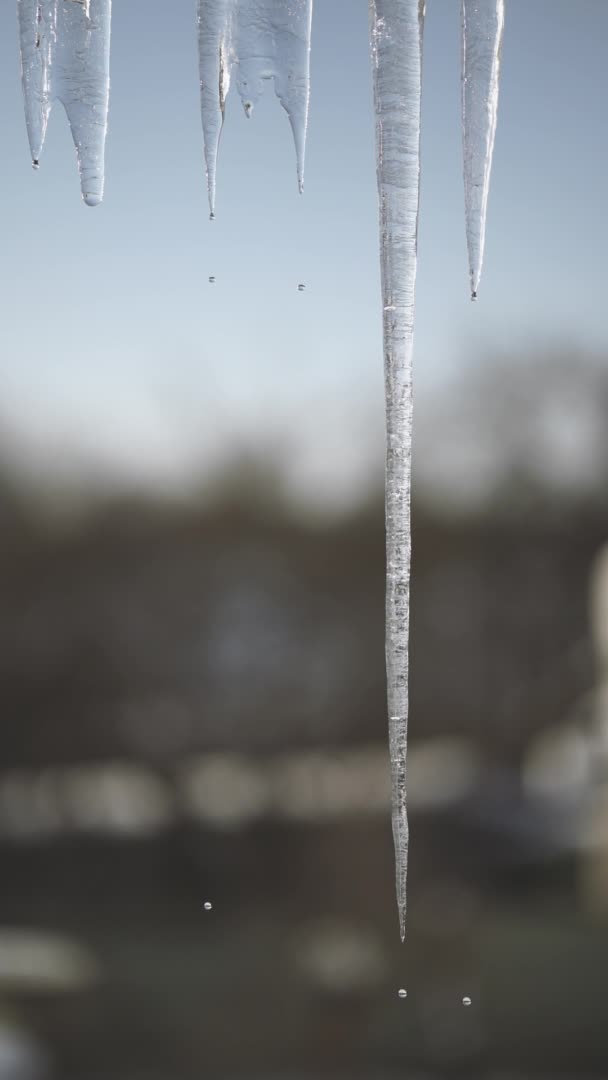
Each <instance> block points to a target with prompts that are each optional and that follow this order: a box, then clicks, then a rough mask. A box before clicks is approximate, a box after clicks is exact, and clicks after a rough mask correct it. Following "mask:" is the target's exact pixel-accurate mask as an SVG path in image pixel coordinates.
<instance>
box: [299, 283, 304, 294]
mask: <svg viewBox="0 0 608 1080" xmlns="http://www.w3.org/2000/svg"><path fill="white" fill-rule="evenodd" d="M305 288H306V285H303V284H302V282H300V284H299V285H298V292H304V289H305Z"/></svg>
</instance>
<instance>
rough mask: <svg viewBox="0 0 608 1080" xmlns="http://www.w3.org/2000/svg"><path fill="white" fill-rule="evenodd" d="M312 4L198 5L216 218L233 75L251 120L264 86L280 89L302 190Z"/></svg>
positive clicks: (286, 0)
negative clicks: (270, 82) (220, 158)
mask: <svg viewBox="0 0 608 1080" xmlns="http://www.w3.org/2000/svg"><path fill="white" fill-rule="evenodd" d="M311 22H312V0H198V40H199V64H200V84H201V112H202V119H203V135H204V141H205V163H206V167H207V185H208V191H209V207H210V210H211V217H213V216H214V213H215V189H216V171H217V155H218V147H219V141H220V135H221V132H222V125H223V123H224V110H225V107H226V97H227V94H228V91H229V89H230V82H231V79H232V76H233V74H234V75H235V78H236V85H237V90H238V93H239V96H240V98H241V101H242V103H243V108H244V110H245V114H246V115H247V116H248V117H250V116H251V115H252V113H253V110H254V108H255V105H256V103H257V102H258V101H259V99H260V97H261V95H262V92H263V86H264V81H265V80H269V79H274V88H275V92H276V95H277V97H278V98H279V101H280V102H281V105H282V106H283V108H284V109H285V111H286V113H287V115H288V117H289V122H290V124H291V129H292V132H293V137H294V142H295V148H296V162H297V171H298V184H299V188H300V191H302V187H303V184H304V153H305V145H306V128H307V124H308V101H309V97H310V29H311Z"/></svg>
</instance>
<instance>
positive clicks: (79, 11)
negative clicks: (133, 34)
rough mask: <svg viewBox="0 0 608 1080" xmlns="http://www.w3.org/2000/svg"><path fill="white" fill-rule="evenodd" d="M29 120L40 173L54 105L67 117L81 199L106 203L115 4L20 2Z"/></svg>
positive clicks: (56, 0) (104, 0) (98, 0)
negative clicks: (59, 103) (112, 26)
mask: <svg viewBox="0 0 608 1080" xmlns="http://www.w3.org/2000/svg"><path fill="white" fill-rule="evenodd" d="M17 10H18V16H19V35H20V44H21V70H22V80H23V95H24V100H25V118H26V123H27V133H28V138H29V142H30V150H31V153H32V162H33V164H34V167H35V168H37V167H38V165H39V162H40V156H41V153H42V147H43V145H44V139H45V135H46V129H47V124H48V119H49V115H50V112H51V108H52V105H53V101H54V100H58V101H61V103H62V105H63V107H64V108H65V111H66V113H67V116H68V120H69V123H70V128H71V130H72V138H73V139H74V145H75V147H76V153H77V155H78V167H79V170H80V184H81V190H82V197H83V199H84V201H85V202H86V203H87V205H88V206H97V205H98V204H99V203H100V202H101V200H102V198H103V187H104V152H105V142H106V132H107V127H108V101H109V93H110V22H111V10H112V0H17Z"/></svg>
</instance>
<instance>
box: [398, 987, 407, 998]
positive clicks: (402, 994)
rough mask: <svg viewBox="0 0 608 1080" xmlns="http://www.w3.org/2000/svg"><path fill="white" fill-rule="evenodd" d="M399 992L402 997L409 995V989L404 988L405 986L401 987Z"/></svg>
mask: <svg viewBox="0 0 608 1080" xmlns="http://www.w3.org/2000/svg"><path fill="white" fill-rule="evenodd" d="M398 994H399V997H400V998H406V997H407V990H404V989H403V988H401V990H399V991H398Z"/></svg>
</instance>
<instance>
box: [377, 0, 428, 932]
mask: <svg viewBox="0 0 608 1080" xmlns="http://www.w3.org/2000/svg"><path fill="white" fill-rule="evenodd" d="M424 8H425V4H424V0H369V12H370V39H371V54H372V69H373V82H374V105H375V113H376V164H377V177H378V194H379V201H380V257H381V278H382V297H383V307H384V319H383V330H384V364H385V394H386V425H387V431H386V548H387V550H386V562H387V585H386V669H387V684H388V686H387V693H388V715H389V744H390V761H391V779H392V822H393V839H394V844H395V858H396V878H397V904H398V908H399V924H400V929H401V939H402V940H403V938H404V937H405V916H406V901H407V897H406V885H407V862H408V845H409V831H408V821H407V805H406V799H407V789H406V754H407V724H408V634H409V580H410V555H411V538H410V489H411V450H412V348H413V335H414V293H415V283H416V259H417V257H416V246H417V232H418V200H419V187H420V153H419V151H420V97H421V76H422V30H423V24H424Z"/></svg>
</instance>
